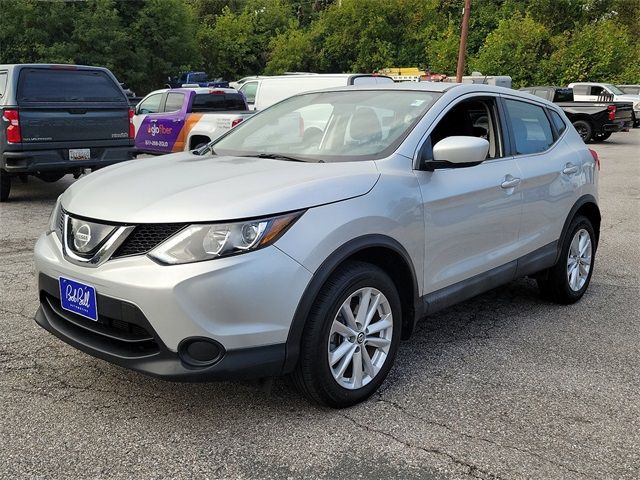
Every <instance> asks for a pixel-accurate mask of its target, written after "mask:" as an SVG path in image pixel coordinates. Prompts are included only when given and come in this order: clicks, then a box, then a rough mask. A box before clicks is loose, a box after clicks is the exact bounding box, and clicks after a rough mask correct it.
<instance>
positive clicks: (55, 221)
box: [47, 197, 63, 242]
mask: <svg viewBox="0 0 640 480" xmlns="http://www.w3.org/2000/svg"><path fill="white" fill-rule="evenodd" d="M61 217H62V203H61V202H60V197H58V200H57V201H56V205H55V207H53V211H52V212H51V215H50V216H49V229H48V230H47V233H55V234H56V236H57V237H58V240H60V241H61V242H62V228H63V225H62V218H61Z"/></svg>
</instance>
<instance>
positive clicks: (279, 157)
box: [241, 153, 304, 162]
mask: <svg viewBox="0 0 640 480" xmlns="http://www.w3.org/2000/svg"><path fill="white" fill-rule="evenodd" d="M241 156H242V157H253V158H268V159H271V160H290V161H292V162H304V160H302V159H300V158H296V157H290V156H288V155H282V154H280V153H255V154H253V155H241Z"/></svg>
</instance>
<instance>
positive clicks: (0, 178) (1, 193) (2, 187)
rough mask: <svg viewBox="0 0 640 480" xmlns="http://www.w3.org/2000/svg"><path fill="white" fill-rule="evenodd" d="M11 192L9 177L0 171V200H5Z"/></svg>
mask: <svg viewBox="0 0 640 480" xmlns="http://www.w3.org/2000/svg"><path fill="white" fill-rule="evenodd" d="M10 192H11V177H10V176H9V175H7V174H6V173H4V172H3V171H0V202H6V201H7V200H8V199H9V193H10Z"/></svg>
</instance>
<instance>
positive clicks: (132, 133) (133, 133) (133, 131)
mask: <svg viewBox="0 0 640 480" xmlns="http://www.w3.org/2000/svg"><path fill="white" fill-rule="evenodd" d="M134 114H135V112H134V111H133V108H129V138H135V137H136V127H135V126H134V125H133V115H134Z"/></svg>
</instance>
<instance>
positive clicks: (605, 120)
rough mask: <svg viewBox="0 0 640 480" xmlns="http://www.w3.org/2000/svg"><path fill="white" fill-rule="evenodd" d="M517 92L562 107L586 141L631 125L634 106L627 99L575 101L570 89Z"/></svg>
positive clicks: (524, 90)
mask: <svg viewBox="0 0 640 480" xmlns="http://www.w3.org/2000/svg"><path fill="white" fill-rule="evenodd" d="M520 91H522V92H527V93H530V94H532V95H535V96H537V97H540V98H544V99H545V100H549V101H550V102H553V103H555V104H556V105H558V106H559V107H560V108H562V111H563V112H564V113H565V115H567V118H568V119H569V120H570V121H571V123H572V124H573V126H574V127H575V129H576V130H577V131H578V133H579V134H580V137H582V140H583V141H584V142H585V143H587V142H589V141H591V140H593V141H595V142H603V141H605V140H607V139H608V138H609V137H610V136H611V134H612V133H614V132H621V131H628V129H629V128H631V127H632V126H633V107H632V105H631V103H628V102H613V101H609V102H575V101H574V100H573V90H572V89H571V88H561V87H525V88H521V89H520Z"/></svg>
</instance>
